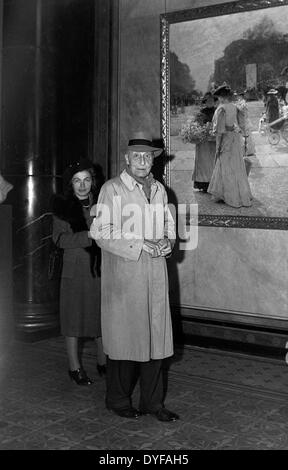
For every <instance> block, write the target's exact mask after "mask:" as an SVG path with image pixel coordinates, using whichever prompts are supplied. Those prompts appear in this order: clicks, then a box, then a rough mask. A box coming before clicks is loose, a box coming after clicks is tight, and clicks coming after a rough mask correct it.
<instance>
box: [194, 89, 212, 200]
mask: <svg viewBox="0 0 288 470" xmlns="http://www.w3.org/2000/svg"><path fill="white" fill-rule="evenodd" d="M215 101H217V98H216V97H214V96H213V95H212V93H210V92H207V93H206V94H205V95H204V97H203V100H202V104H205V106H204V107H203V108H202V109H201V110H200V112H199V113H198V115H197V116H196V120H197V121H198V122H199V124H200V125H207V123H210V122H211V121H212V118H213V115H214V112H215V110H216V107H215ZM215 149H216V143H215V141H213V140H212V139H211V140H206V141H205V142H200V143H199V144H196V149H195V163H194V171H193V175H192V180H193V181H194V188H197V189H199V190H202V191H204V192H207V189H208V186H209V182H210V179H211V176H212V172H213V168H214V157H215Z"/></svg>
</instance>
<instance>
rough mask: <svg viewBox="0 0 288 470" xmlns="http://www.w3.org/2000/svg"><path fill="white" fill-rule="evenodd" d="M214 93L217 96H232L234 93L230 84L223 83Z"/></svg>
mask: <svg viewBox="0 0 288 470" xmlns="http://www.w3.org/2000/svg"><path fill="white" fill-rule="evenodd" d="M213 95H214V96H215V97H217V96H231V95H232V90H231V88H230V86H228V85H221V86H219V87H218V88H216V90H215V91H214V92H213Z"/></svg>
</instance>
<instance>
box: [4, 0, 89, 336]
mask: <svg viewBox="0 0 288 470" xmlns="http://www.w3.org/2000/svg"><path fill="white" fill-rule="evenodd" d="M93 8H94V6H93V0H91V1H90V0H88V1H87V2H81V1H79V0H76V1H75V0H29V1H28V0H3V48H2V51H3V54H2V55H3V57H2V66H3V68H2V97H3V98H2V101H3V102H2V142H1V149H2V152H1V157H0V171H1V172H2V173H3V175H4V176H5V178H6V179H7V180H8V181H9V182H11V183H12V184H13V185H14V189H13V190H12V191H11V192H10V193H9V196H8V198H7V203H8V204H11V205H12V209H13V286H14V289H13V290H14V318H15V329H16V335H17V337H19V338H20V339H23V340H27V341H29V340H31V341H32V340H35V339H38V338H41V337H43V336H47V335H52V334H54V333H55V332H57V331H58V329H59V312H58V305H59V302H58V293H59V285H58V283H57V282H56V281H49V280H48V278H47V264H48V257H49V252H50V248H51V243H52V242H51V227H52V223H51V222H52V217H51V213H50V198H51V195H52V194H53V193H55V192H58V191H59V190H61V184H62V178H61V175H62V171H63V168H64V167H65V166H66V164H67V163H68V162H71V161H74V160H76V159H79V158H80V157H81V156H83V155H86V156H87V154H88V156H90V155H89V147H91V144H90V143H89V132H90V131H89V122H90V117H89V116H91V114H92V113H91V108H90V106H93V104H92V103H93V100H92V99H91V98H92V87H93V67H92V72H91V73H90V72H89V70H90V69H91V67H90V62H89V60H90V59H89V57H91V56H92V54H93V47H94V24H93V21H94V20H93V17H94V14H93ZM91 13H92V14H91ZM83 77H84V79H83ZM89 103H91V104H89ZM91 127H92V126H91V125H90V129H91Z"/></svg>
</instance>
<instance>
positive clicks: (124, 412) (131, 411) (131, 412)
mask: <svg viewBox="0 0 288 470" xmlns="http://www.w3.org/2000/svg"><path fill="white" fill-rule="evenodd" d="M108 410H110V411H113V413H115V414H116V415H118V416H121V418H134V419H135V418H136V419H137V418H139V416H140V413H139V411H138V410H136V409H135V408H132V407H130V408H108Z"/></svg>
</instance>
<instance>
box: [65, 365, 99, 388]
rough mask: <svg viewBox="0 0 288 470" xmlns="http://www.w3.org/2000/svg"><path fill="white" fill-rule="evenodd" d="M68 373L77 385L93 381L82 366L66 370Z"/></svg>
mask: <svg viewBox="0 0 288 470" xmlns="http://www.w3.org/2000/svg"><path fill="white" fill-rule="evenodd" d="M68 374H69V377H70V379H71V380H74V382H76V384H77V385H91V384H92V383H93V382H92V380H91V379H89V377H88V376H87V374H86V372H85V370H84V369H82V368H80V369H77V370H68Z"/></svg>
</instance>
